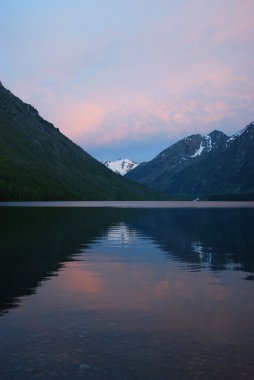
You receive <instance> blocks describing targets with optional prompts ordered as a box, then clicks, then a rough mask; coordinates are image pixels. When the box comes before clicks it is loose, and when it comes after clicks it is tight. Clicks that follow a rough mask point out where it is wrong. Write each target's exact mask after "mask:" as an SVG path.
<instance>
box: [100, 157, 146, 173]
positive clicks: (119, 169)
mask: <svg viewBox="0 0 254 380" xmlns="http://www.w3.org/2000/svg"><path fill="white" fill-rule="evenodd" d="M102 163H103V164H104V165H105V166H107V168H109V169H110V170H112V171H113V172H115V173H117V174H121V175H125V174H126V173H128V172H129V171H130V170H132V169H135V168H136V167H137V166H138V163H137V162H135V161H132V160H129V159H128V158H119V159H118V160H114V161H102Z"/></svg>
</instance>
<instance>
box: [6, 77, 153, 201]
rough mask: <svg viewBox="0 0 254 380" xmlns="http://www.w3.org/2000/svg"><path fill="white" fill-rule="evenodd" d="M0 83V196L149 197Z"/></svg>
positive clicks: (145, 198)
mask: <svg viewBox="0 0 254 380" xmlns="http://www.w3.org/2000/svg"><path fill="white" fill-rule="evenodd" d="M148 199H160V196H159V195H158V194H157V193H155V192H154V191H151V190H149V189H146V188H145V187H144V186H140V185H138V186H137V184H135V183H133V182H132V181H128V180H127V179H124V178H122V177H120V176H119V175H116V174H115V173H113V172H112V171H111V170H109V169H107V168H106V167H105V166H104V165H103V164H101V163H99V162H98V161H97V160H95V159H94V158H93V157H91V156H90V155H89V154H88V153H86V152H85V151H84V150H83V149H81V148H80V147H79V146H77V145H76V144H74V143H73V142H72V141H71V140H69V139H68V138H67V137H65V136H64V135H63V134H62V133H61V132H60V131H59V129H58V128H55V127H54V125H53V124H51V123H49V122H48V121H46V120H44V119H43V118H42V117H41V116H40V115H39V113H38V111H37V110H36V109H35V108H33V107H32V106H31V105H29V104H26V103H23V102H22V101H21V100H20V99H19V98H17V97H16V96H14V95H13V94H12V93H11V92H10V91H9V90H7V89H5V88H4V87H3V85H2V84H1V83H0V200H1V201H4V200H148Z"/></svg>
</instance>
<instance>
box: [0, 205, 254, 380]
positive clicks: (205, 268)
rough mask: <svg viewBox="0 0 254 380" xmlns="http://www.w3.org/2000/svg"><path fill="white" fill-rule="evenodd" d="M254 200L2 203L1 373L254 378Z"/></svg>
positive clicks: (44, 376)
mask: <svg viewBox="0 0 254 380" xmlns="http://www.w3.org/2000/svg"><path fill="white" fill-rule="evenodd" d="M253 222H254V209H237V208H236V209H114V208H112V209H107V208H103V209H102V208H101V209H100V208H89V209H88V208H80V209H79V208H74V209H72V208H6V209H5V208H2V209H0V234H1V237H0V313H1V317H0V339H1V346H0V378H1V380H7V379H8V380H9V379H12V380H17V379H18V380H21V379H22V380H23V379H28V380H32V379H33V380H34V379H37V378H38V379H51V378H52V379H53V378H57V379H64V378H66V379H79V378H91V379H103V380H104V379H105V380H107V379H117V380H118V379H200V378H204V379H215V378H216V379H253V378H254V360H253V359H254V358H253V344H254V331H253V328H252V324H253V315H254V297H253V295H254V282H253V281H252V280H253V279H254V234H253V225H254V223H253Z"/></svg>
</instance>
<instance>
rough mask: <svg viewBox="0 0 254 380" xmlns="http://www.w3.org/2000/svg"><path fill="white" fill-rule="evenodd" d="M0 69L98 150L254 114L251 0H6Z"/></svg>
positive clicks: (47, 114) (139, 147) (137, 154)
mask: <svg viewBox="0 0 254 380" xmlns="http://www.w3.org/2000/svg"><path fill="white" fill-rule="evenodd" d="M0 12H1V24H0V31H1V33H0V46H1V60H0V69H1V70H0V72H1V77H0V80H1V81H2V82H3V84H4V85H5V86H6V87H7V88H9V89H10V90H11V91H12V92H14V93H15V94H16V95H18V96H19V97H21V98H22V99H23V100H24V101H26V102H28V103H31V104H33V105H34V106H35V107H36V108H37V109H38V110H39V112H40V114H41V115H42V116H43V117H44V118H46V119H48V120H49V121H52V122H53V123H54V124H55V126H56V127H58V128H60V130H61V131H62V132H63V133H64V134H66V135H67V136H68V137H70V138H71V139H73V140H74V141H75V142H76V143H77V144H79V145H81V146H82V147H83V148H84V149H85V150H87V151H88V152H89V153H91V154H93V155H94V156H95V157H96V158H98V159H114V158H118V157H129V158H132V159H135V160H138V161H142V160H147V159H151V158H152V157H153V156H154V155H156V154H157V153H159V151H160V150H162V149H164V148H166V147H167V146H169V145H170V144H171V143H172V142H174V141H176V140H178V139H180V138H182V137H184V136H186V135H188V134H192V133H201V134H204V133H207V132H210V131H212V130H213V129H220V130H222V131H224V132H226V133H229V134H231V133H233V132H235V131H237V130H239V129H241V128H243V127H245V125H246V124H248V123H249V122H251V121H253V119H254V112H253V110H254V72H253V64H252V62H253V57H254V31H253V19H254V1H252V0H220V1H219V0H214V1H212V2H211V1H208V0H156V1H155V0H136V1H134V0H130V1H125V0H117V1H116V0H108V1H102V0H94V1H92V2H89V1H81V0H74V1H72V2H69V1H67V0H61V1H60V0H55V1H53V2H52V1H50V0H45V1H43V2H33V1H31V0H25V1H22V4H21V2H20V1H18V0H13V1H11V2H5V4H3V3H1V4H0Z"/></svg>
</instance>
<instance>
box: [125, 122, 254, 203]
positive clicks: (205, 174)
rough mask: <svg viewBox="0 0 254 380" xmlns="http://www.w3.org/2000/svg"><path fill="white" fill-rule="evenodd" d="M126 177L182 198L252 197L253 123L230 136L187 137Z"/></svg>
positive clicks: (217, 132) (253, 192) (253, 191)
mask: <svg viewBox="0 0 254 380" xmlns="http://www.w3.org/2000/svg"><path fill="white" fill-rule="evenodd" d="M127 177H128V178H131V179H133V180H135V181H137V182H139V183H142V184H146V185H147V186H150V187H151V188H153V189H157V190H158V191H161V192H164V193H166V194H170V195H171V196H174V197H176V198H182V199H196V198H207V197H208V198H210V197H214V196H215V197H216V196H222V197H223V196H227V195H228V196H229V197H231V196H234V195H235V196H236V197H237V196H243V197H244V196H245V195H246V196H247V195H249V194H254V122H252V123H250V124H249V125H248V126H247V127H245V128H244V129H242V130H241V131H239V132H237V133H235V134H234V135H233V136H231V137H229V136H227V135H226V134H224V133H223V132H220V131H213V132H211V133H209V134H208V135H206V136H201V135H199V134H197V135H191V136H188V137H186V138H184V139H182V140H180V141H178V142H177V143H175V144H173V145H172V146H170V147H169V148H167V149H165V150H164V151H163V152H161V153H160V154H159V155H157V156H156V157H155V158H154V159H153V160H151V161H149V162H147V163H143V164H141V165H140V166H139V167H137V168H136V169H134V170H133V171H131V172H130V173H128V174H127Z"/></svg>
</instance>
